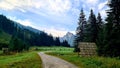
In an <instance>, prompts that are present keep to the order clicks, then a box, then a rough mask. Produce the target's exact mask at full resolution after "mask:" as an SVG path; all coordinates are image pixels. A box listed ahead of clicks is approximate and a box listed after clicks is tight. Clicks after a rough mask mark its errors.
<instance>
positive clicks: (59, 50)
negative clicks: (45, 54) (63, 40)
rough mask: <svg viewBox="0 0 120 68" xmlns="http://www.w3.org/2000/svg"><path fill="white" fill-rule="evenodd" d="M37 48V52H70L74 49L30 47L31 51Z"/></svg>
mask: <svg viewBox="0 0 120 68" xmlns="http://www.w3.org/2000/svg"><path fill="white" fill-rule="evenodd" d="M36 48H37V51H53V52H54V51H55V52H61V51H62V52H72V51H73V50H74V49H73V48H69V47H54V46H53V47H36V46H35V47H32V48H30V49H31V50H35V49H36Z"/></svg>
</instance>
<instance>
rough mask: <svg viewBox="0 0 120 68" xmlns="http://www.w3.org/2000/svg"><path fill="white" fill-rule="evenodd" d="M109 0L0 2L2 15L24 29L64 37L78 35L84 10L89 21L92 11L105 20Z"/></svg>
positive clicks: (10, 0)
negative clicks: (77, 29) (77, 28)
mask: <svg viewBox="0 0 120 68" xmlns="http://www.w3.org/2000/svg"><path fill="white" fill-rule="evenodd" d="M106 4H107V0H0V14H3V15H5V16H7V17H8V18H9V19H11V20H13V21H16V22H18V23H20V24H23V25H25V26H31V27H33V28H36V29H39V30H42V31H45V32H47V33H48V34H52V35H53V36H57V37H58V36H59V37H62V36H64V35H65V34H66V33H67V32H72V33H74V34H75V30H76V27H77V26H78V25H77V23H78V18H79V14H80V10H81V8H83V10H84V13H85V15H86V18H88V16H89V14H90V10H91V9H93V11H94V13H95V14H96V16H97V14H98V12H100V13H101V16H102V18H103V19H104V18H105V17H106V11H105V10H106V9H107V6H106Z"/></svg>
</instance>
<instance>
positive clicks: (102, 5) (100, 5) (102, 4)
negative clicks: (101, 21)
mask: <svg viewBox="0 0 120 68" xmlns="http://www.w3.org/2000/svg"><path fill="white" fill-rule="evenodd" d="M106 4H107V1H105V2H103V3H100V4H99V5H98V9H99V10H101V9H103V8H104V7H105V6H106Z"/></svg>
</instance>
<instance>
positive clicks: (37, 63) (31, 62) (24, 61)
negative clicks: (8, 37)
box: [0, 52, 42, 68]
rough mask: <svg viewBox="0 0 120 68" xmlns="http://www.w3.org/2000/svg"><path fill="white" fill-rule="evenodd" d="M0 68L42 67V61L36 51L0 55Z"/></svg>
mask: <svg viewBox="0 0 120 68" xmlns="http://www.w3.org/2000/svg"><path fill="white" fill-rule="evenodd" d="M0 68H42V61H41V59H40V57H39V56H38V54H37V53H36V52H25V53H18V54H15V55H5V56H0Z"/></svg>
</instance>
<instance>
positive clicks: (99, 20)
mask: <svg viewBox="0 0 120 68" xmlns="http://www.w3.org/2000/svg"><path fill="white" fill-rule="evenodd" d="M96 22H97V30H98V35H97V40H96V44H97V52H98V55H102V54H103V47H104V46H103V45H104V42H105V39H104V38H105V35H104V32H105V28H104V24H103V21H102V18H101V15H100V13H98V17H97V21H96Z"/></svg>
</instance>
